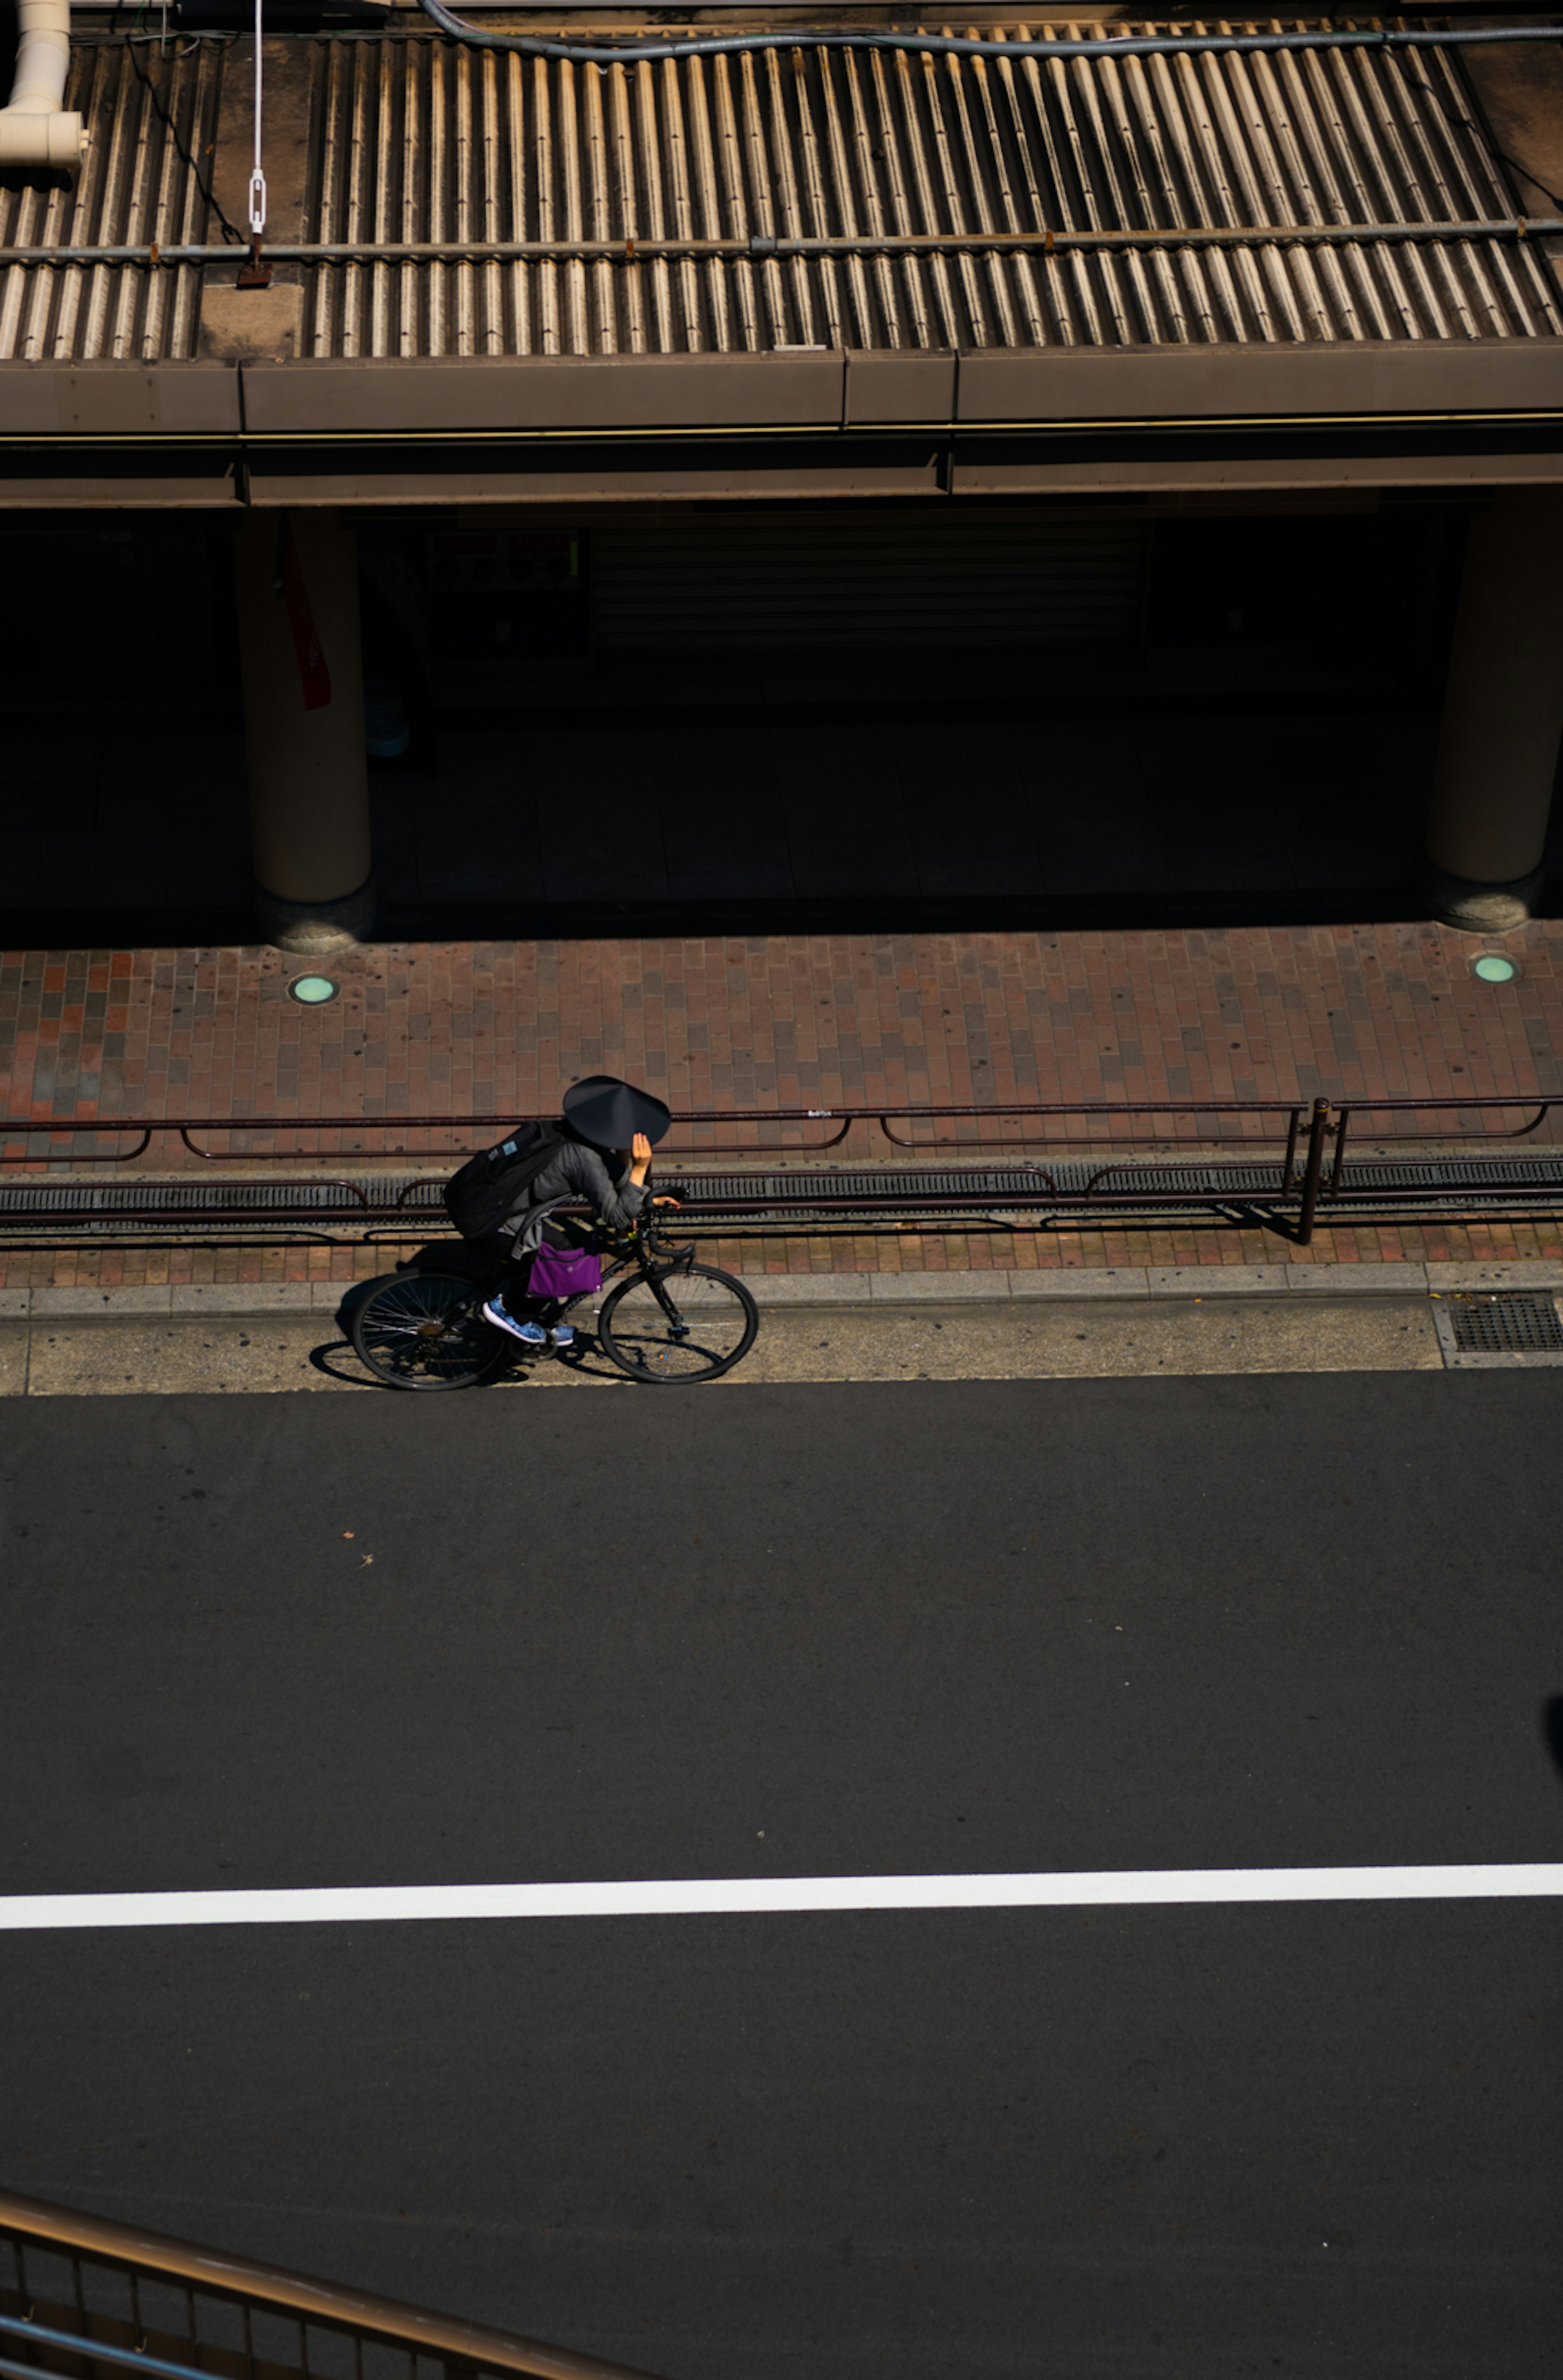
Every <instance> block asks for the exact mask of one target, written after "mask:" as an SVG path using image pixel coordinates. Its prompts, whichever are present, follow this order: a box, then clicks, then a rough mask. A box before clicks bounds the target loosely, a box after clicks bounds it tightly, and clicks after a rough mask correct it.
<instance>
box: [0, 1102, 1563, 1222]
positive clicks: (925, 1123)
mask: <svg viewBox="0 0 1563 2380" xmlns="http://www.w3.org/2000/svg"><path fill="white" fill-rule="evenodd" d="M1559 1108H1563V1097H1559V1098H1552V1097H1550V1096H1545V1095H1541V1094H1536V1093H1532V1094H1529V1095H1521V1096H1519V1097H1516V1098H1512V1099H1502V1098H1497V1099H1495V1098H1482V1097H1479V1096H1475V1097H1472V1096H1467V1097H1463V1098H1455V1099H1355V1100H1341V1101H1335V1102H1332V1101H1330V1100H1329V1099H1324V1098H1317V1099H1313V1100H1312V1101H1308V1100H1301V1099H1293V1100H1261V1099H1249V1100H1243V1099H1228V1100H1216V1099H1206V1100H1193V1099H1190V1100H1155V1101H1151V1100H1140V1101H1133V1102H1128V1101H1126V1102H1109V1101H1106V1100H1085V1101H1064V1100H1050V1101H1046V1102H1038V1103H1036V1104H1033V1105H1029V1106H1024V1105H1023V1106H1016V1107H1008V1108H1006V1107H1000V1106H998V1105H997V1104H994V1105H991V1106H981V1107H975V1106H965V1107H960V1106H951V1107H941V1108H934V1107H924V1108H914V1109H899V1110H896V1109H891V1110H889V1111H880V1110H878V1109H859V1108H853V1109H836V1110H834V1111H830V1110H827V1109H807V1110H804V1109H770V1110H764V1111H755V1110H750V1111H746V1112H740V1111H720V1112H719V1111H700V1112H691V1113H687V1114H685V1115H684V1116H682V1117H680V1118H678V1119H677V1120H676V1123H675V1130H676V1129H679V1128H682V1130H683V1132H684V1133H685V1134H686V1135H687V1134H691V1133H693V1134H695V1135H698V1134H699V1133H700V1132H701V1131H704V1132H706V1133H707V1134H709V1132H710V1131H711V1129H712V1128H713V1127H716V1126H718V1125H722V1124H729V1123H741V1124H742V1125H743V1126H744V1127H745V1138H744V1139H743V1140H741V1141H740V1142H737V1143H732V1142H720V1141H708V1143H707V1145H705V1146H696V1147H685V1148H684V1149H683V1150H682V1151H674V1152H669V1151H667V1150H665V1149H664V1150H660V1151H659V1172H658V1180H659V1182H660V1185H661V1186H662V1187H663V1188H667V1189H673V1190H676V1191H678V1192H679V1194H680V1195H681V1196H682V1197H683V1198H684V1199H685V1213H684V1218H683V1220H684V1221H685V1223H686V1224H687V1225H688V1226H690V1227H693V1228H700V1227H702V1226H705V1227H708V1228H709V1229H713V1230H714V1229H718V1228H723V1227H726V1228H731V1229H735V1230H740V1231H745V1232H765V1231H773V1230H781V1229H783V1228H785V1229H790V1230H794V1231H810V1232H813V1231H828V1230H851V1229H859V1230H861V1229H892V1230H906V1229H915V1228H917V1227H918V1225H919V1223H920V1224H922V1225H923V1226H924V1227H925V1228H927V1229H928V1230H930V1231H938V1230H940V1229H941V1228H950V1227H951V1226H956V1225H957V1222H958V1228H960V1229H962V1230H969V1229H971V1228H973V1227H974V1222H976V1224H977V1227H979V1228H981V1227H984V1225H985V1224H986V1227H989V1228H994V1229H1003V1228H1011V1229H1013V1228H1020V1229H1026V1228H1052V1229H1059V1228H1064V1229H1078V1228H1082V1227H1084V1228H1093V1227H1094V1224H1095V1222H1096V1221H1097V1220H1099V1221H1101V1222H1106V1221H1107V1220H1109V1219H1110V1220H1112V1221H1114V1222H1115V1223H1118V1224H1134V1225H1138V1224H1141V1223H1145V1222H1149V1221H1156V1220H1167V1219H1168V1218H1169V1217H1194V1218H1198V1219H1202V1220H1207V1221H1209V1222H1211V1223H1215V1224H1220V1223H1228V1224H1234V1225H1237V1224H1245V1223H1254V1222H1257V1223H1260V1224H1263V1225H1264V1226H1265V1227H1266V1228H1268V1229H1270V1230H1274V1231H1278V1232H1281V1233H1285V1234H1286V1235H1287V1236H1289V1237H1290V1238H1292V1239H1294V1240H1296V1241H1297V1242H1299V1243H1300V1244H1301V1245H1303V1246H1306V1245H1308V1244H1309V1242H1310V1241H1311V1240H1312V1238H1313V1234H1314V1229H1315V1223H1316V1222H1317V1221H1318V1220H1320V1218H1321V1216H1323V1215H1327V1214H1330V1215H1334V1216H1336V1217H1339V1219H1340V1220H1347V1219H1348V1218H1350V1219H1351V1220H1360V1221H1366V1220H1375V1218H1378V1217H1384V1218H1387V1219H1390V1220H1393V1219H1395V1218H1397V1217H1404V1216H1407V1215H1410V1216H1412V1217H1421V1218H1423V1219H1424V1220H1445V1221H1448V1220H1456V1219H1459V1218H1462V1217H1464V1216H1467V1215H1471V1214H1486V1215H1489V1216H1490V1215H1493V1214H1496V1213H1498V1212H1500V1211H1501V1212H1502V1213H1504V1214H1505V1215H1507V1216H1509V1217H1518V1216H1535V1215H1541V1214H1552V1213H1555V1212H1556V1211H1557V1209H1558V1208H1559V1207H1560V1206H1563V1147H1558V1146H1557V1144H1556V1143H1555V1142H1553V1141H1552V1140H1551V1139H1550V1138H1549V1137H1548V1136H1547V1135H1546V1133H1545V1132H1544V1127H1548V1126H1550V1125H1551V1124H1552V1121H1553V1118H1554V1114H1555V1111H1557V1109H1559ZM516 1121H517V1119H515V1118H514V1117H509V1118H506V1117H502V1116H468V1117H465V1118H463V1117H454V1116H423V1117H417V1116H377V1117H372V1118H365V1117H362V1116H357V1117H354V1116H336V1117H321V1116H308V1117H297V1116H296V1117H289V1118H283V1117H274V1116H273V1117H248V1118H245V1119H230V1120H228V1121H226V1122H223V1123H219V1122H217V1121H216V1120H214V1119H211V1118H207V1119H191V1118H188V1117H179V1116H164V1117H159V1118H144V1117H124V1116H121V1117H106V1116H105V1117H99V1118H91V1117H82V1118H77V1119H73V1120H70V1121H66V1120H63V1119H53V1118H26V1119H23V1118H15V1119H5V1120H0V1241H4V1242H5V1243H6V1244H9V1245H13V1246H15V1245H34V1246H36V1245H42V1244H43V1242H42V1239H41V1237H40V1235H42V1234H50V1235H52V1236H51V1237H50V1238H49V1239H48V1242H47V1244H48V1245H55V1244H57V1242H59V1241H70V1242H73V1243H75V1244H76V1245H82V1244H84V1243H89V1242H93V1243H98V1242H101V1243H102V1244H115V1245H126V1241H127V1233H129V1232H130V1231H132V1230H133V1229H135V1228H136V1227H137V1226H142V1227H145V1228H146V1229H148V1230H149V1231H151V1233H153V1235H154V1238H155V1239H156V1240H157V1241H161V1242H164V1243H165V1244H166V1243H167V1242H169V1241H170V1240H171V1239H172V1238H173V1236H174V1234H175V1233H183V1234H184V1236H185V1237H186V1238H188V1239H192V1238H200V1237H202V1236H209V1237H223V1238H226V1239H232V1237H233V1236H234V1234H235V1233H236V1231H238V1230H241V1229H248V1230H249V1231H250V1232H252V1233H259V1234H261V1235H263V1237H262V1240H261V1244H262V1245H264V1244H265V1241H267V1240H269V1241H271V1242H273V1243H274V1242H276V1241H277V1240H279V1239H282V1240H285V1241H286V1240H291V1241H294V1242H300V1241H303V1242H309V1241H315V1242H320V1241H324V1242H327V1243H330V1244H332V1245H344V1244H349V1243H350V1244H357V1243H362V1242H372V1241H382V1240H387V1239H400V1240H406V1238H408V1237H409V1236H411V1235H412V1234H413V1233H417V1232H418V1231H420V1230H425V1229H427V1228H429V1227H430V1225H432V1226H434V1227H435V1228H436V1229H441V1228H443V1226H444V1216H443V1209H442V1206H441V1202H440V1190H441V1186H442V1183H443V1181H444V1179H445V1178H446V1175H447V1173H448V1172H450V1171H451V1170H452V1169H453V1167H454V1165H455V1164H456V1163H458V1162H459V1161H460V1160H461V1159H462V1158H463V1157H464V1156H465V1155H466V1153H467V1152H468V1151H469V1150H470V1149H471V1148H472V1147H474V1146H478V1147H482V1146H484V1145H485V1144H486V1143H487V1142H488V1141H489V1140H490V1139H491V1138H492V1137H493V1136H495V1135H497V1134H498V1133H499V1132H501V1131H503V1130H508V1129H511V1128H513V1127H514V1125H515V1122H516ZM939 1123H947V1124H949V1123H952V1124H953V1125H954V1126H955V1130H954V1132H953V1134H949V1133H943V1134H941V1133H940V1132H939V1130H938V1129H937V1127H938V1125H939ZM820 1124H829V1125H830V1135H829V1137H828V1138H826V1139H824V1140H819V1139H815V1140H813V1141H807V1140H801V1139H794V1140H789V1139H787V1138H786V1137H785V1135H787V1134H788V1133H789V1132H794V1133H795V1132H799V1131H802V1130H807V1129H808V1128H809V1127H811V1126H814V1125H820ZM897 1125H910V1126H912V1127H913V1128H914V1135H915V1136H913V1137H911V1138H908V1137H906V1136H904V1135H903V1133H902V1132H901V1131H898V1130H897V1129H896V1126H897ZM858 1127H863V1128H864V1129H863V1130H862V1131H859V1133H858V1137H859V1141H860V1143H861V1141H862V1140H863V1139H864V1138H865V1137H866V1136H867V1135H868V1133H869V1132H870V1131H877V1132H878V1134H879V1135H880V1136H881V1143H888V1144H889V1145H890V1146H891V1147H893V1148H895V1149H897V1150H902V1151H904V1152H905V1156H904V1158H898V1159H896V1160H891V1161H888V1162H887V1161H886V1160H883V1159H882V1158H881V1159H878V1160H876V1159H874V1158H873V1157H872V1156H871V1155H870V1154H869V1153H867V1152H865V1153H864V1154H863V1155H861V1156H859V1157H856V1158H854V1157H851V1156H849V1155H848V1154H847V1153H846V1149H845V1147H844V1144H845V1143H846V1141H847V1140H848V1138H849V1137H850V1135H852V1134H853V1133H854V1130H855V1129H857V1128H858ZM919 1131H920V1133H921V1136H916V1135H917V1134H918V1133H919ZM1368 1131H1372V1132H1374V1133H1375V1135H1376V1138H1375V1145H1374V1146H1373V1147H1368V1146H1367V1145H1366V1139H1365V1135H1366V1132H1368ZM198 1132H199V1133H200V1134H202V1135H206V1136H207V1138H206V1140H203V1141H201V1142H199V1143H198V1142H197V1140H196V1139H195V1138H194V1137H193V1135H195V1134H197V1133H198ZM1353 1133H1355V1135H1356V1137H1355V1138H1354V1139H1353V1138H1352V1137H1351V1135H1352V1134H1353ZM216 1134H222V1135H225V1137H226V1139H227V1141H228V1143H229V1146H228V1147H226V1148H224V1149H216V1148H213V1147H210V1146H209V1145H207V1144H208V1141H209V1140H210V1137H211V1136H212V1135H216ZM158 1136H165V1137H171V1138H173V1139H175V1140H176V1142H177V1143H178V1144H179V1145H180V1147H181V1148H182V1150H184V1151H186V1152H188V1154H189V1155H190V1156H192V1157H197V1158H200V1159H201V1160H206V1161H207V1162H208V1163H212V1162H218V1163H220V1162H223V1161H224V1160H226V1161H227V1162H228V1163H229V1164H231V1165H233V1166H235V1167H241V1166H242V1167H245V1168H249V1167H260V1168H266V1167H272V1166H279V1165H283V1164H286V1165H289V1166H291V1167H294V1168H297V1167H299V1166H301V1165H303V1164H306V1163H308V1162H309V1161H310V1160H319V1159H321V1158H326V1159H330V1158H333V1157H334V1158H335V1159H336V1160H337V1161H338V1162H344V1161H345V1162H349V1163H351V1164H353V1165H355V1166H357V1167H359V1168H361V1169H363V1170H362V1171H359V1172H357V1173H354V1174H342V1175H338V1176H336V1177H335V1178H333V1179H324V1178H321V1177H320V1176H305V1175H303V1174H301V1173H299V1172H291V1173H289V1174H287V1175H285V1176H279V1175H277V1174H276V1173H271V1174H269V1175H268V1174H266V1173H264V1172H247V1173H244V1174H229V1175H227V1176H226V1177H225V1178H222V1177H217V1176H214V1175H213V1174H212V1173H210V1172H206V1171H205V1170H204V1166H202V1167H200V1168H198V1169H195V1170H185V1171H182V1172H180V1173H179V1174H178V1175H176V1176H175V1177H173V1178H172V1179H169V1178H164V1179H159V1180H153V1179H151V1178H150V1177H149V1175H148V1174H146V1173H144V1172H138V1171H137V1170H136V1160H138V1159H139V1158H140V1157H141V1156H142V1155H143V1154H147V1153H149V1152H150V1148H151V1142H152V1140H153V1139H154V1138H156V1137H158ZM304 1139H309V1140H310V1141H312V1142H314V1143H315V1144H317V1145H316V1146H314V1147H309V1148H305V1147H300V1146H299V1143H300V1141H301V1140H304ZM322 1139H327V1140H331V1141H333V1142H334V1143H335V1144H336V1146H335V1147H332V1148H322V1147H320V1146H319V1145H318V1144H319V1143H320V1142H321V1140H322ZM387 1141H390V1142H392V1143H393V1144H394V1145H393V1146H390V1147H387V1146H386V1145H385V1144H386V1143H387ZM104 1142H107V1143H109V1144H111V1145H110V1146H109V1147H106V1148H105V1147H103V1143H104ZM257 1142H261V1143H264V1144H266V1145H264V1146H257V1145H256V1144H257ZM279 1142H281V1143H283V1144H285V1145H283V1146H279V1145H278V1143H279ZM409 1142H410V1143H411V1144H413V1145H412V1146H408V1143H409ZM67 1143H68V1144H69V1145H68V1146H63V1145H62V1144H67ZM420 1143H421V1145H418V1144H420ZM1349 1143H1350V1147H1351V1157H1350V1160H1348V1145H1349ZM1431 1143H1438V1144H1441V1146H1440V1147H1437V1148H1436V1149H1434V1150H1432V1151H1431V1152H1430V1153H1426V1154H1424V1155H1422V1156H1419V1157H1417V1158H1416V1159H1414V1160H1412V1159H1408V1158H1407V1156H1406V1155H1405V1154H1404V1153H1403V1152H1405V1151H1406V1150H1410V1149H1420V1150H1423V1151H1428V1145H1429V1144H1431ZM1520 1143H1529V1144H1530V1145H1529V1147H1525V1148H1523V1149H1521V1148H1518V1147H1516V1144H1520ZM1495 1144H1497V1145H1501V1144H1508V1154H1502V1155H1499V1154H1494V1153H1492V1151H1493V1149H1494V1145H1495ZM873 1146H874V1144H873V1142H872V1140H871V1139H870V1140H869V1150H871V1149H872V1147H873ZM1022 1149H1029V1150H1033V1151H1035V1152H1036V1155H1034V1156H1028V1157H1025V1158H1021V1157H1020V1156H1019V1155H1018V1154H1014V1155H1012V1154H1011V1152H1012V1151H1014V1152H1018V1151H1020V1150H1022ZM827 1150H828V1151H830V1152H832V1154H831V1156H830V1160H829V1161H828V1162H824V1163H822V1162H821V1161H820V1160H821V1158H822V1156H823V1155H824V1152H826V1151H827ZM837 1150H840V1151H841V1152H842V1153H841V1155H840V1156H836V1155H835V1154H834V1152H835V1151H837ZM1084 1151H1090V1152H1092V1153H1091V1154H1089V1155H1085V1154H1083V1152H1084ZM1483 1151H1485V1152H1486V1153H1481V1152H1483ZM947 1152H950V1153H949V1154H947ZM1202 1152H1203V1153H1202ZM730 1154H737V1155H739V1156H740V1157H741V1158H742V1159H743V1160H745V1163H744V1165H743V1166H741V1167H733V1168H729V1169H728V1170H726V1171H723V1172H717V1171H715V1170H711V1169H709V1167H708V1166H707V1165H706V1164H705V1163H703V1162H702V1160H709V1159H711V1158H713V1157H717V1156H720V1155H730ZM409 1157H410V1158H414V1159H421V1160H423V1161H424V1162H426V1163H428V1162H430V1161H437V1162H438V1163H439V1164H440V1167H441V1171H440V1172H438V1173H417V1174H406V1173H399V1174H385V1173H378V1172H372V1171H370V1168H372V1167H374V1166H375V1165H376V1164H377V1163H382V1162H383V1161H384V1160H386V1159H389V1158H409ZM985 1157H986V1158H987V1161H986V1162H982V1161H980V1160H983V1159H984V1158H985ZM919 1159H921V1160H925V1162H924V1163H922V1164H919V1163H917V1162H916V1161H915V1160H919ZM926 1160H932V1162H931V1163H929V1162H927V1161H926ZM100 1167H106V1168H108V1169H109V1171H108V1172H107V1174H106V1176H105V1175H103V1174H102V1173H99V1174H93V1173H91V1172H89V1171H88V1169H91V1168H100ZM61 1169H69V1171H70V1172H71V1173H72V1174H73V1175H74V1176H75V1178H73V1179H66V1178H63V1175H62V1171H61ZM77 1169H82V1171H81V1172H77ZM958 1219H959V1220H958Z"/></svg>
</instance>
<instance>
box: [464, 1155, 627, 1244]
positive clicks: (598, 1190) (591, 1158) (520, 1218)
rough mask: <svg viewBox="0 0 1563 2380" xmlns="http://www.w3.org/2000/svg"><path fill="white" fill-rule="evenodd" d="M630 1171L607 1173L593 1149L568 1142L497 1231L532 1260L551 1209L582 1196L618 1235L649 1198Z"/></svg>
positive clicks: (623, 1168) (619, 1169)
mask: <svg viewBox="0 0 1563 2380" xmlns="http://www.w3.org/2000/svg"><path fill="white" fill-rule="evenodd" d="M629 1172H630V1170H629V1167H628V1165H627V1164H625V1165H617V1164H616V1165H615V1166H614V1167H613V1168H612V1170H610V1168H609V1166H608V1165H607V1164H606V1163H605V1162H604V1160H602V1159H601V1158H600V1156H599V1155H598V1153H597V1151H596V1149H595V1148H588V1147H587V1146H586V1144H585V1143H584V1142H583V1141H579V1140H567V1141H565V1142H564V1144H563V1147H560V1148H558V1149H556V1150H555V1152H554V1154H553V1155H552V1156H551V1158H550V1159H549V1160H548V1163H547V1164H546V1165H545V1166H544V1167H543V1170H542V1172H540V1173H539V1174H538V1175H537V1177H536V1179H535V1180H534V1181H532V1182H530V1183H528V1184H527V1192H526V1196H524V1198H523V1199H522V1201H521V1204H520V1205H519V1206H518V1207H517V1208H515V1211H514V1213H512V1214H509V1215H507V1216H506V1217H505V1219H504V1221H503V1223H502V1224H501V1225H500V1230H501V1231H502V1232H503V1233H504V1234H505V1236H506V1238H514V1240H515V1254H516V1255H517V1256H518V1257H524V1256H530V1255H531V1254H532V1253H533V1252H534V1250H535V1249H536V1248H537V1247H538V1245H539V1243H540V1241H541V1239H542V1228H543V1224H544V1223H545V1222H546V1220H548V1217H549V1215H550V1213H551V1211H552V1209H553V1208H555V1207H567V1206H572V1205H574V1204H576V1202H577V1201H579V1200H580V1199H583V1198H584V1199H586V1200H587V1201H588V1204H589V1205H590V1206H592V1207H594V1208H596V1209H597V1215H598V1220H600V1222H604V1223H606V1224H607V1225H608V1227H609V1229H610V1230H611V1231H616V1232H622V1231H624V1229H626V1227H627V1226H628V1225H629V1224H631V1223H633V1222H634V1220H635V1219H636V1216H637V1215H638V1214H639V1212H640V1210H641V1208H642V1207H643V1206H644V1205H645V1203H646V1201H647V1198H648V1196H649V1195H650V1194H649V1192H648V1191H647V1190H644V1189H642V1188H641V1186H640V1184H638V1183H636V1182H632V1181H631V1180H630V1178H629Z"/></svg>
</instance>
